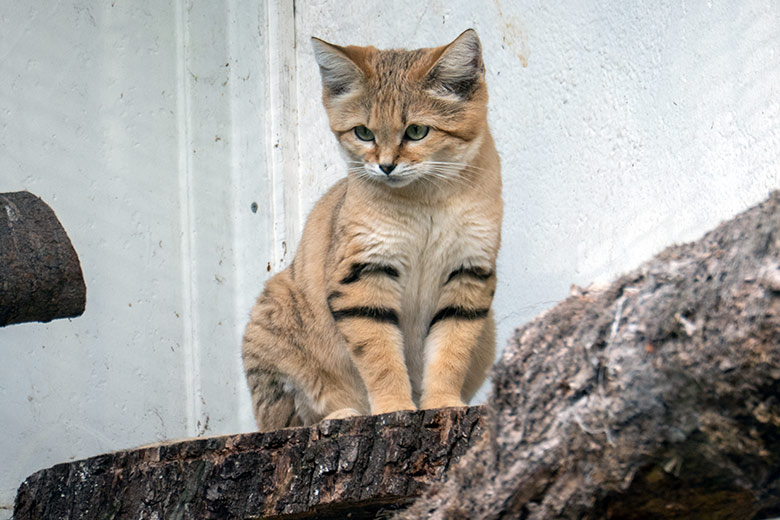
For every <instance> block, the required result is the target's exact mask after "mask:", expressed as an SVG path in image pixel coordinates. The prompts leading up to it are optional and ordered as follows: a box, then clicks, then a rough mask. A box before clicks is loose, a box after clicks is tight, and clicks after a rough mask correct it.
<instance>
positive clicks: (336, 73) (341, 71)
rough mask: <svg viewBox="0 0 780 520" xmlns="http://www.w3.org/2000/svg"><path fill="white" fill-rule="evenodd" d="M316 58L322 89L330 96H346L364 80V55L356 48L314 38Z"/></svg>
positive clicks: (312, 42)
mask: <svg viewBox="0 0 780 520" xmlns="http://www.w3.org/2000/svg"><path fill="white" fill-rule="evenodd" d="M311 44H312V47H313V48H314V58H315V59H316V60H317V65H319V66H320V75H321V76H322V87H323V89H324V90H325V93H326V94H328V95H329V96H338V95H340V94H345V93H347V92H350V91H351V90H353V89H354V88H356V87H357V86H358V85H359V84H360V83H361V82H362V81H363V79H364V73H363V71H362V70H361V68H360V66H359V64H358V63H359V60H360V59H361V58H362V55H361V54H360V53H359V52H358V50H357V49H360V48H356V47H339V46H338V45H333V44H332V43H328V42H326V41H324V40H320V39H319V38H314V37H312V39H311Z"/></svg>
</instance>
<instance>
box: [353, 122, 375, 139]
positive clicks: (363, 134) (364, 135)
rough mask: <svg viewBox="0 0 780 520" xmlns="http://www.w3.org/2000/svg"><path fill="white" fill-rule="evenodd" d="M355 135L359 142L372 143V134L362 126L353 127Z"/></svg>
mask: <svg viewBox="0 0 780 520" xmlns="http://www.w3.org/2000/svg"><path fill="white" fill-rule="evenodd" d="M355 135H356V136H357V138H358V139H360V140H361V141H373V140H374V132H372V131H371V130H369V129H368V128H366V127H365V126H363V125H360V126H356V127H355Z"/></svg>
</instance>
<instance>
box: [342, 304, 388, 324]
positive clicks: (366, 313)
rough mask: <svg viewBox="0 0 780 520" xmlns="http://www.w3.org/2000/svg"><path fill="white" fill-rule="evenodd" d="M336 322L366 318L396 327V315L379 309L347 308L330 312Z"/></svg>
mask: <svg viewBox="0 0 780 520" xmlns="http://www.w3.org/2000/svg"><path fill="white" fill-rule="evenodd" d="M330 312H331V314H333V319H334V320H336V321H339V320H343V319H346V318H367V319H370V320H374V321H381V322H385V323H392V324H393V325H398V314H397V313H396V312H395V311H394V310H393V309H384V308H381V307H347V308H346V309H339V310H331V311H330Z"/></svg>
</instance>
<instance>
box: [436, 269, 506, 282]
mask: <svg viewBox="0 0 780 520" xmlns="http://www.w3.org/2000/svg"><path fill="white" fill-rule="evenodd" d="M493 274H494V273H493V271H491V270H489V269H482V268H481V267H465V266H460V267H459V268H458V269H455V270H454V271H452V272H451V273H450V275H449V276H448V277H447V281H446V282H444V285H447V284H448V283H450V282H451V281H452V279H453V278H458V277H459V276H467V277H469V278H476V279H477V280H481V281H485V280H488V279H490V278H491V277H492V276H493Z"/></svg>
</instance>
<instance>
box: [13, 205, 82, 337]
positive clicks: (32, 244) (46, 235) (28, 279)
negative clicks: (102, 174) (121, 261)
mask: <svg viewBox="0 0 780 520" xmlns="http://www.w3.org/2000/svg"><path fill="white" fill-rule="evenodd" d="M85 305H86V286H85V285H84V278H83V276H82V274H81V264H80V263H79V259H78V256H77V255H76V251H75V250H74V249H73V246H72V245H71V243H70V239H69V238H68V235H67V234H66V233H65V230H64V229H63V228H62V225H61V224H60V222H59V220H57V216H56V215H55V214H54V212H53V211H52V210H51V208H50V207H49V206H47V205H46V203H45V202H43V201H42V200H41V199H39V198H38V197H36V196H35V195H33V194H32V193H28V192H26V191H20V192H16V193H0V327H2V326H5V325H10V324H12V323H22V322H26V321H44V322H46V321H51V320H53V319H55V318H73V317H76V316H80V315H81V314H82V313H83V312H84V306H85Z"/></svg>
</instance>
